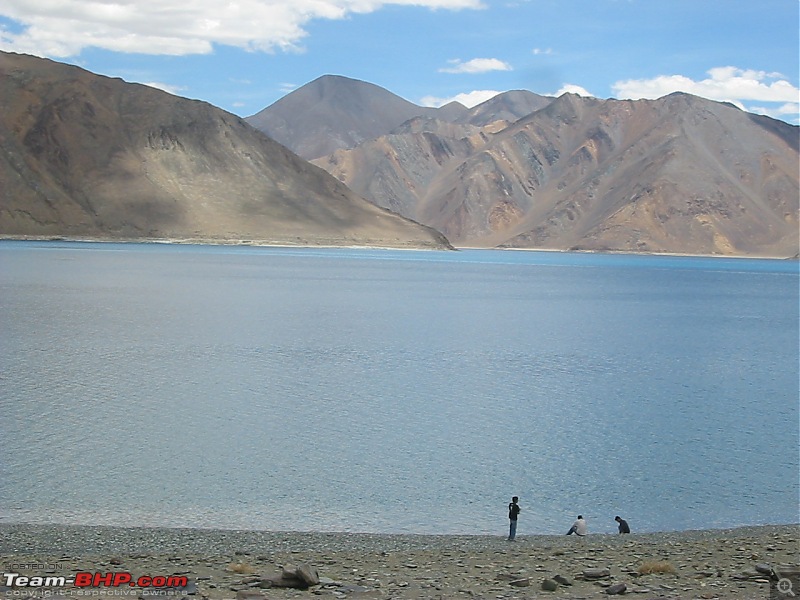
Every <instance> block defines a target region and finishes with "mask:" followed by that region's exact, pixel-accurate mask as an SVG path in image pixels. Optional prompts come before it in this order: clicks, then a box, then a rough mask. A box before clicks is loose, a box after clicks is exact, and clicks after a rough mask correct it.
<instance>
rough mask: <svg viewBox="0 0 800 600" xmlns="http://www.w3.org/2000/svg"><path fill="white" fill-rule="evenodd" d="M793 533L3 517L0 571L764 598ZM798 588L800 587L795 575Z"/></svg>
mask: <svg viewBox="0 0 800 600" xmlns="http://www.w3.org/2000/svg"><path fill="white" fill-rule="evenodd" d="M798 534H800V525H796V524H792V525H766V526H756V527H743V528H737V529H721V530H703V531H685V532H665V533H641V534H639V533H634V534H631V535H625V536H618V535H602V534H597V535H588V536H586V537H583V538H577V537H575V536H569V537H567V536H549V535H541V536H536V535H535V536H519V537H518V538H517V540H516V541H515V542H508V541H506V540H505V539H504V538H503V537H500V536H429V535H379V534H360V533H300V532H296V533H281V532H264V531H228V530H204V529H158V528H123V527H90V526H60V525H16V524H0V565H2V568H3V571H2V572H3V573H12V572H13V573H18V574H19V576H20V577H47V576H53V577H57V576H64V577H67V578H69V577H74V576H75V574H76V573H78V572H89V573H101V574H106V573H130V574H131V575H132V577H133V580H134V581H135V580H136V579H137V578H138V577H141V576H149V577H155V576H173V575H175V576H185V577H186V578H187V584H186V585H185V586H184V585H180V586H177V587H174V586H173V587H169V586H168V587H166V588H159V589H154V588H143V587H135V586H119V587H113V586H105V585H101V586H100V587H99V588H86V587H80V588H79V587H75V586H69V585H66V586H58V585H50V586H49V587H48V586H44V587H38V586H31V585H20V584H19V583H20V581H22V582H23V583H26V582H25V580H20V579H19V578H17V579H16V580H13V581H9V579H8V577H7V576H5V578H4V579H3V580H2V581H0V598H3V597H7V598H26V597H31V596H33V597H49V598H59V597H63V598H68V597H71V596H87V595H90V596H123V595H124V596H128V597H132V598H146V597H147V596H161V595H166V596H169V597H170V598H180V597H183V596H186V597H188V598H190V599H191V598H194V599H197V600H201V599H205V598H207V599H209V600H222V599H231V600H233V599H237V600H260V599H262V598H263V599H273V598H276V599H281V598H310V597H313V596H316V595H322V596H330V597H332V598H398V599H399V598H421V599H428V598H430V599H433V598H437V599H440V598H441V599H444V598H486V599H489V598H492V599H507V600H512V599H517V598H520V599H523V598H564V599H571V600H578V599H589V598H607V597H609V596H613V595H616V594H625V595H633V596H634V597H636V598H642V599H655V598H665V599H675V600H678V599H681V600H682V599H703V600H714V599H720V600H723V599H734V598H736V599H742V598H747V599H749V598H754V599H759V598H764V599H767V598H770V586H771V585H772V586H773V588H774V586H775V582H776V581H777V578H787V579H788V580H789V581H792V582H796V581H797V577H798V575H797V573H798V565H799V564H800V535H798ZM315 578H316V579H315ZM34 581H35V580H34ZM771 581H772V583H771ZM27 583H30V580H28V581H27ZM50 583H51V584H53V583H57V580H51V581H50ZM798 583H800V582H798ZM15 584H16V585H15ZM283 586H288V587H283ZM793 590H794V593H796V594H797V593H800V585H796V586H795V587H793ZM774 593H775V590H774V589H773V594H774ZM777 597H782V596H777ZM787 597H789V596H788V595H787Z"/></svg>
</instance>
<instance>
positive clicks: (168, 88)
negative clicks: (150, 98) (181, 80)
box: [142, 81, 186, 96]
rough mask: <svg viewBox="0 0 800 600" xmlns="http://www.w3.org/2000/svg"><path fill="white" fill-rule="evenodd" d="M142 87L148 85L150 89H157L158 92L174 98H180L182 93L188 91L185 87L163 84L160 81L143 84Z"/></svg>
mask: <svg viewBox="0 0 800 600" xmlns="http://www.w3.org/2000/svg"><path fill="white" fill-rule="evenodd" d="M142 85H146V86H148V87H152V88H156V89H157V90H161V91H162V92H167V93H170V94H172V95H173V96H178V95H180V93H181V92H184V91H186V88H185V87H181V86H178V85H170V84H168V83H161V82H160V81H147V82H142Z"/></svg>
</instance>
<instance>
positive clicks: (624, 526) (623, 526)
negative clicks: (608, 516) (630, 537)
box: [614, 516, 631, 533]
mask: <svg viewBox="0 0 800 600" xmlns="http://www.w3.org/2000/svg"><path fill="white" fill-rule="evenodd" d="M614 520H615V521H616V522H617V523H619V532H620V533H630V532H631V528H630V527H628V522H627V521H626V520H625V519H622V518H620V517H618V516H617V517H614Z"/></svg>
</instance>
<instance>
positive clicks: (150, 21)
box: [0, 0, 483, 58]
mask: <svg viewBox="0 0 800 600" xmlns="http://www.w3.org/2000/svg"><path fill="white" fill-rule="evenodd" d="M396 4H402V5H407V4H409V2H408V1H406V0H293V1H292V2H286V1H285V0H238V1H237V2H223V3H220V2H218V1H217V0H194V1H193V2H186V1H185V0H119V1H117V2H113V3H112V2H92V1H89V0H59V2H57V3H55V2H53V1H52V0H4V1H3V3H2V4H0V16H3V17H6V18H8V19H10V20H11V21H12V22H13V24H14V25H15V26H14V27H12V28H7V29H5V30H0V50H6V51H13V52H26V53H30V54H36V55H40V56H42V55H43V56H50V57H54V58H59V57H67V56H76V55H77V54H79V53H80V52H81V50H83V49H84V48H88V47H94V48H102V49H105V50H111V51H116V52H132V53H134V52H135V53H142V54H151V55H185V54H207V53H210V52H211V51H212V49H213V46H214V45H215V44H219V45H226V46H234V47H238V48H244V49H246V50H251V51H265V52H274V51H276V50H283V51H291V50H298V49H300V44H301V42H302V40H303V38H305V37H306V35H307V32H306V30H305V29H304V26H305V25H306V24H307V23H308V22H309V21H311V20H313V19H343V18H345V17H347V16H348V15H350V14H354V13H370V12H374V11H376V10H379V9H380V8H382V7H383V6H386V5H396ZM412 4H413V5H414V6H418V7H425V8H430V9H450V10H458V9H478V8H483V5H482V4H481V0H414V1H413V3H412Z"/></svg>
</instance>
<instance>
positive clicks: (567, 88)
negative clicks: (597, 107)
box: [549, 83, 594, 98]
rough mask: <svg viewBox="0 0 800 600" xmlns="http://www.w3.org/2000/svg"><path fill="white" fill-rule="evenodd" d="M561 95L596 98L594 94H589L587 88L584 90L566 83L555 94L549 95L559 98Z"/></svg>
mask: <svg viewBox="0 0 800 600" xmlns="http://www.w3.org/2000/svg"><path fill="white" fill-rule="evenodd" d="M561 94H577V95H578V96H584V97H586V98H594V94H592V93H591V92H587V91H586V88H582V87H581V86H579V85H574V84H572V83H565V84H564V85H562V86H561V88H560V89H559V90H558V91H557V92H556V93H555V94H549V95H551V96H555V97H556V98H558V97H559V96H560V95H561Z"/></svg>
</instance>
